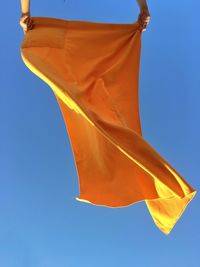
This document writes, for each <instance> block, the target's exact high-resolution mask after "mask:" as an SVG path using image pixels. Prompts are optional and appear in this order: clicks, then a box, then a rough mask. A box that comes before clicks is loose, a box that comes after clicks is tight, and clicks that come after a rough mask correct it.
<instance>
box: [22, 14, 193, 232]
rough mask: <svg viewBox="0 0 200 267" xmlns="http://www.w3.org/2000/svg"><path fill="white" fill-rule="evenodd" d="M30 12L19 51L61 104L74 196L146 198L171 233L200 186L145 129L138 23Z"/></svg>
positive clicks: (100, 201) (112, 202)
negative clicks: (76, 184) (180, 170)
mask: <svg viewBox="0 0 200 267" xmlns="http://www.w3.org/2000/svg"><path fill="white" fill-rule="evenodd" d="M32 18H33V20H34V23H35V26H34V29H32V30H29V31H28V32H26V34H25V35H24V39H23V41H22V44H21V56H22V59H23V62H24V63H25V65H26V66H27V67H28V68H29V69H30V70H31V71H32V72H33V73H34V74H35V75H37V76H38V77H39V78H41V79H42V80H43V81H44V82H45V83H47V84H48V85H49V86H50V88H51V89H52V90H53V92H54V95H55V97H56V99H57V102H58V104H59V107H60V110H61V114H62V116H63V119H64V122H65V125H66V131H67V133H68V135H69V139H70V142H71V147H72V151H73V156H74V160H75V164H76V168H77V175H78V179H79V191H80V195H79V196H77V198H76V199H77V200H79V201H84V202H87V203H91V204H94V205H101V206H106V207H124V206H128V205H131V204H134V203H136V202H139V201H145V202H146V205H147V207H148V210H149V212H150V214H151V216H152V218H153V220H154V222H155V224H156V225H157V227H158V228H159V229H160V230H161V231H163V233H165V234H169V232H170V231H171V229H172V228H173V227H174V225H175V223H176V222H177V220H178V219H179V218H180V216H181V215H182V213H183V211H184V210H185V208H186V206H187V205H188V203H189V202H190V201H191V200H192V198H193V197H194V195H195V194H196V190H195V189H194V188H192V187H191V186H190V185H189V184H188V183H187V182H186V181H185V180H184V178H183V177H182V176H181V175H180V174H179V173H178V172H177V171H176V170H175V169H174V168H173V167H172V166H171V165H170V164H169V163H168V162H167V161H166V160H165V159H164V158H163V157H162V156H161V155H160V154H159V153H158V152H157V151H156V150H155V149H154V148H153V147H152V146H151V145H150V144H149V143H148V142H147V141H146V140H145V139H144V138H143V137H142V129H141V124H140V114H139V94H138V87H139V82H138V81H139V67H140V51H141V37H142V33H143V32H142V30H141V28H140V25H139V23H138V22H135V23H133V24H114V23H113V24H112V23H100V22H89V21H78V20H76V21H75V20H74V21H72V20H63V19H58V18H49V17H32ZM67 133H66V134H67Z"/></svg>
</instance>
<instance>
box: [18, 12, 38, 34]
mask: <svg viewBox="0 0 200 267" xmlns="http://www.w3.org/2000/svg"><path fill="white" fill-rule="evenodd" d="M19 24H20V25H21V27H22V29H23V31H24V34H25V33H26V32H27V31H29V30H31V29H32V28H33V26H34V23H33V19H32V18H31V16H30V14H29V13H24V14H23V13H22V15H21V17H20V21H19Z"/></svg>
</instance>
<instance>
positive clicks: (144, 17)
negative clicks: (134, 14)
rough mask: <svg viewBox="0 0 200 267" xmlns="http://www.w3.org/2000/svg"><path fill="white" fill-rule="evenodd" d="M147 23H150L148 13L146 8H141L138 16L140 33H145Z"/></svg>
mask: <svg viewBox="0 0 200 267" xmlns="http://www.w3.org/2000/svg"><path fill="white" fill-rule="evenodd" d="M149 21H150V13H149V10H148V7H144V8H141V9H140V14H139V16H138V22H139V24H140V26H141V27H142V31H146V27H147V24H148V23H149Z"/></svg>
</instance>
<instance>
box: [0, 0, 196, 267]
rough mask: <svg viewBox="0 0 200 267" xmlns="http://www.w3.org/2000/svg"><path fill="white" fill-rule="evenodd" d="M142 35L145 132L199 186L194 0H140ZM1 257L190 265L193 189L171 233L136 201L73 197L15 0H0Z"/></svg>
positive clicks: (41, 265)
mask: <svg viewBox="0 0 200 267" xmlns="http://www.w3.org/2000/svg"><path fill="white" fill-rule="evenodd" d="M148 4H149V10H150V14H151V21H150V24H149V26H148V28H147V31H146V32H143V36H142V50H141V65H140V114H141V122H142V129H143V136H144V138H145V139H146V140H147V141H148V142H149V143H150V144H152V145H153V146H154V148H155V149H156V150H157V151H158V152H159V153H160V154H161V155H162V156H164V157H165V159H166V160H168V162H169V163H170V164H171V165H172V166H173V167H174V168H175V169H176V170H177V171H178V172H179V173H180V174H181V175H182V176H183V177H184V178H185V179H186V181H187V182H188V183H189V184H190V185H192V186H193V187H194V188H195V189H197V191H199V187H200V173H199V166H200V141H199V140H200V139H199V136H200V119H199V117H200V105H199V102H200V90H199V89H200V73H199V47H200V34H199V28H200V27H199V26H200V23H199V19H198V10H199V8H200V3H199V1H195V0H191V1H186V0H183V1H180V0H179V1H173V0H168V1H153V0H151V1H148ZM1 7H2V9H1V17H0V20H1V27H0V29H1V42H0V51H1V64H0V68H1V71H0V76H1V87H0V121H1V125H0V137H1V138H0V266H2V267H79V266H81V267H102V266H103V267H124V266H126V267H129V266H135V267H147V266H148V267H160V266H162V267H168V266H172V267H173V266H181V267H188V266H191V267H199V266H200V263H199V247H200V229H199V227H200V202H199V200H200V194H199V193H198V192H197V194H196V196H195V198H194V199H193V200H192V202H191V203H190V204H189V205H188V207H187V208H186V210H185V212H184V213H183V215H182V217H181V218H180V220H179V221H178V222H177V224H176V225H175V227H174V229H173V230H172V232H171V233H170V235H168V236H166V235H164V234H163V233H162V232H161V231H160V230H159V229H158V228H157V227H156V226H155V224H154V222H153V220H152V218H151V216H150V214H149V212H148V209H147V207H146V205H145V203H144V202H139V203H136V204H134V205H132V206H129V207H126V208H121V209H120V208H119V209H111V208H106V207H99V206H93V205H90V204H87V203H82V202H79V201H76V200H75V197H76V196H78V195H79V191H78V190H79V187H78V179H77V174H76V169H75V165H74V164H75V163H74V159H73V158H72V151H71V146H70V143H69V139H68V136H67V132H66V130H65V125H64V121H63V118H62V116H61V112H60V110H59V106H58V104H57V101H56V99H55V96H54V94H53V92H52V90H51V89H50V88H49V87H48V85H47V84H45V83H44V82H43V81H42V80H41V79H39V78H38V77H37V76H35V75H34V74H33V73H32V72H31V71H30V70H29V69H28V68H27V67H26V66H25V65H24V63H23V61H22V59H21V56H20V45H21V42H22V39H23V35H24V34H23V31H22V29H21V27H20V26H19V17H20V15H21V13H20V12H21V7H20V1H12V3H11V1H7V2H6V1H3V2H2V3H1ZM31 14H32V16H48V17H57V18H63V19H66V20H67V19H68V20H69V19H72V20H76V19H77V20H87V21H97V22H98V21H99V22H112V23H133V22H134V21H136V20H137V16H138V14H139V8H138V5H137V2H136V0H126V1H122V0H121V1H120V0H109V1H108V0H101V1H94V0H93V1H92V0H84V1H83V0H73V1H72V0H66V2H64V0H56V1H49V0H43V1H39V0H38V1H33V0H32V1H31Z"/></svg>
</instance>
